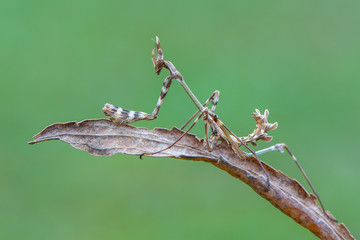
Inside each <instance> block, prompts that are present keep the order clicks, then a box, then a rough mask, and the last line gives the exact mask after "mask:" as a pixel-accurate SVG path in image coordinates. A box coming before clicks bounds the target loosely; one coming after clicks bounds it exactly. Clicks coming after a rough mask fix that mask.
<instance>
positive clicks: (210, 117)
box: [103, 37, 336, 221]
mask: <svg viewBox="0 0 360 240" xmlns="http://www.w3.org/2000/svg"><path fill="white" fill-rule="evenodd" d="M155 53H156V57H155ZM152 60H153V64H154V68H155V73H156V74H158V75H159V74H160V72H161V70H162V69H163V68H165V69H168V70H169V72H170V75H169V76H167V77H166V78H165V81H164V83H163V87H162V90H161V94H160V97H159V99H158V102H157V104H156V106H155V109H154V111H153V113H152V114H148V113H145V112H137V111H129V110H126V109H123V108H119V107H116V106H114V105H111V104H105V106H104V108H103V112H104V114H105V115H106V116H108V117H109V118H110V119H111V120H112V121H114V122H116V123H126V124H127V123H133V122H135V121H139V120H154V119H156V118H157V115H158V113H159V110H160V107H161V104H162V102H163V100H164V98H165V96H166V94H167V92H168V90H169V88H170V85H171V81H172V80H177V81H178V82H179V83H180V84H181V85H182V87H183V88H184V89H185V91H186V93H187V94H188V95H189V97H190V98H191V100H192V101H193V102H194V104H195V105H196V107H197V108H198V110H197V111H196V112H195V114H193V116H192V117H191V118H190V119H189V120H188V121H187V122H186V123H185V124H184V125H183V126H182V127H181V128H180V129H181V130H183V129H184V128H185V127H186V126H187V125H188V124H189V123H190V122H191V121H192V120H193V119H194V118H195V117H196V116H197V115H198V114H199V113H200V114H199V116H197V117H196V119H195V120H194V122H193V123H192V124H191V125H190V127H189V128H188V129H187V130H186V131H185V132H184V133H183V134H182V135H181V136H180V137H179V138H178V139H177V140H176V141H175V142H173V143H172V144H171V145H169V146H168V147H167V148H164V149H161V150H159V151H156V152H153V153H143V154H141V155H140V158H141V157H142V156H143V155H154V154H157V153H160V152H162V151H166V150H167V149H170V148H171V147H173V146H174V145H175V144H176V143H178V142H179V141H180V140H181V139H182V137H183V136H185V135H186V134H187V133H188V132H189V131H190V130H191V129H192V128H193V127H194V125H195V124H196V123H197V122H198V121H199V120H200V119H201V117H202V118H203V121H204V123H205V138H204V147H205V148H206V149H207V150H208V151H209V152H210V151H211V150H212V149H213V147H214V145H215V144H216V143H217V142H218V141H219V140H223V141H225V142H226V143H228V144H230V145H231V147H232V149H233V151H234V152H235V153H236V154H237V155H238V157H239V158H240V159H245V158H246V156H252V157H254V158H255V159H256V160H257V161H258V163H259V164H260V166H261V168H262V170H263V172H264V173H265V176H266V181H267V184H268V186H270V184H271V183H270V177H269V174H268V173H267V171H266V170H265V168H264V166H263V164H262V162H261V161H260V160H259V158H258V157H257V155H259V154H262V153H265V152H269V151H274V150H277V151H280V152H284V150H286V151H287V152H288V153H289V154H290V156H291V157H292V159H293V160H294V161H295V163H296V165H297V166H298V167H299V169H300V171H301V173H302V174H303V176H304V177H305V179H306V181H307V182H308V183H309V185H310V187H311V189H312V190H313V192H314V194H315V195H316V197H317V199H318V200H319V203H320V205H321V208H322V210H323V212H324V213H325V215H327V216H328V217H329V218H330V219H332V220H335V219H333V218H332V217H331V216H329V215H328V214H327V213H326V211H325V208H324V206H323V204H322V202H321V200H320V197H319V195H318V194H317V192H316V191H315V188H314V187H313V185H312V184H311V182H310V180H309V178H308V177H307V175H306V174H305V172H304V170H303V169H302V167H301V166H300V164H299V162H298V161H297V159H296V158H295V156H294V155H293V154H292V152H291V151H290V150H289V148H288V147H287V146H286V145H285V144H276V145H274V146H272V147H269V148H266V149H263V150H260V151H258V152H254V151H253V150H252V149H251V148H250V147H249V146H248V145H247V143H251V144H253V145H256V141H258V140H263V141H265V142H269V141H271V139H272V137H271V136H268V135H267V132H268V131H270V130H274V129H276V128H277V125H278V124H277V122H276V123H273V124H271V123H269V122H268V121H267V117H268V115H269V111H268V110H265V113H264V115H262V114H261V113H260V112H259V110H257V109H256V112H255V113H253V117H254V119H255V121H256V128H255V130H254V132H253V133H251V134H250V135H248V136H247V137H242V138H239V137H237V136H236V135H235V134H234V133H233V132H232V131H231V130H230V129H229V128H228V127H227V126H226V125H225V124H224V123H223V122H222V121H221V120H220V119H219V117H218V116H217V115H216V114H215V113H214V111H215V108H216V105H217V103H218V100H219V94H220V93H219V91H214V93H213V94H212V95H211V96H210V97H209V98H208V99H207V100H206V102H205V103H204V104H201V103H200V101H199V100H198V99H197V98H196V96H195V95H194V94H193V93H192V91H191V90H190V88H189V87H188V86H187V84H186V83H185V81H184V78H183V76H182V75H181V73H180V72H179V71H178V70H177V69H176V68H175V66H174V65H173V64H172V63H171V62H170V61H166V60H164V54H163V51H162V49H161V46H160V41H159V38H158V37H156V40H155V48H154V49H153V51H152ZM210 102H211V103H212V108H211V110H210V109H209V108H207V107H206V105H207V104H208V103H210ZM209 130H210V131H211V135H210V136H209ZM240 146H244V147H245V148H246V149H248V151H250V153H245V152H243V151H242V150H241V149H240ZM335 221H336V220H335Z"/></svg>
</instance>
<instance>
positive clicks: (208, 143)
mask: <svg viewBox="0 0 360 240" xmlns="http://www.w3.org/2000/svg"><path fill="white" fill-rule="evenodd" d="M219 95H220V92H219V91H214V92H213V93H212V94H211V96H210V97H209V98H208V99H207V100H206V102H205V103H204V104H203V107H205V106H206V105H207V104H208V103H209V102H210V101H211V103H212V107H211V112H214V111H215V108H216V105H217V103H218V102H219ZM199 112H200V110H197V111H196V112H195V113H194V114H193V115H192V116H191V118H190V119H189V120H187V121H186V123H185V124H184V125H183V126H182V127H181V128H180V130H183V129H184V128H185V127H186V126H187V125H188V124H189V122H190V121H192V120H193V119H194V117H195V116H196V115H197V114H198V113H199ZM203 119H204V123H205V138H204V139H205V141H204V147H205V149H206V150H208V151H209V152H211V151H212V149H213V146H214V144H215V143H216V142H217V140H218V139H219V135H218V134H217V132H216V131H215V128H214V127H212V125H211V124H210V123H209V121H208V117H207V115H206V114H204V117H203ZM209 128H211V132H212V135H211V136H210V137H209Z"/></svg>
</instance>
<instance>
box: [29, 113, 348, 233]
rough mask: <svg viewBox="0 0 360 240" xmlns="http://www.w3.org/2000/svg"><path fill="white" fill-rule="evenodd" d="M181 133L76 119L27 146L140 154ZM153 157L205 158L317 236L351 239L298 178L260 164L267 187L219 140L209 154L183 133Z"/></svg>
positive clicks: (254, 165)
mask: <svg viewBox="0 0 360 240" xmlns="http://www.w3.org/2000/svg"><path fill="white" fill-rule="evenodd" d="M182 133H183V132H182V131H180V130H178V129H176V128H173V129H171V130H167V129H162V128H156V129H153V130H148V129H146V128H137V127H133V126H130V125H125V124H116V123H113V122H111V121H109V120H105V119H94V120H84V121H82V122H79V123H76V122H68V123H56V124H52V125H50V126H48V127H46V128H45V129H44V130H43V131H42V132H40V133H39V134H37V135H35V136H34V141H32V142H29V144H34V143H38V142H43V141H48V140H61V141H64V142H67V143H69V144H70V145H71V146H73V147H75V148H78V149H81V150H84V151H87V152H89V153H90V154H92V155H96V156H110V155H113V154H116V153H125V154H131V155H140V154H142V153H149V152H155V151H158V150H161V149H163V148H166V147H168V146H169V145H170V144H171V143H173V142H174V141H176V140H177V139H178V138H179V137H180V136H181V134H182ZM154 156H155V157H172V158H181V159H187V160H200V161H205V162H210V163H211V164H213V165H215V166H216V167H218V168H220V169H222V170H224V171H227V172H228V173H229V174H231V175H232V176H233V177H235V178H238V179H240V180H241V181H243V182H244V183H246V184H248V185H249V186H250V187H251V188H252V189H253V190H254V191H255V192H256V193H258V194H259V195H260V196H261V197H263V198H265V199H266V200H268V201H269V202H270V203H271V204H272V205H274V206H275V207H277V208H278V209H280V210H281V211H282V212H283V213H285V214H286V215H288V216H289V217H291V218H292V219H293V220H295V221H296V222H297V223H299V224H301V225H302V226H303V227H305V228H307V229H309V230H310V231H312V232H313V233H314V234H315V235H316V236H318V237H319V238H321V239H354V238H353V236H352V235H351V234H350V232H349V231H348V229H347V228H346V227H345V225H344V224H342V223H341V224H339V223H337V222H335V221H332V220H330V219H329V218H327V217H326V216H325V215H324V213H323V211H322V209H321V208H320V207H319V206H318V205H317V202H316V198H315V197H314V196H313V195H312V194H309V193H308V192H307V191H306V190H305V189H304V188H303V187H302V186H301V185H300V183H299V182H298V181H296V180H295V179H292V178H289V177H288V176H286V175H285V174H283V173H282V172H280V171H277V170H275V169H274V168H272V167H271V166H269V165H267V164H266V163H264V167H265V169H266V171H267V172H268V173H269V176H270V181H271V185H270V186H267V184H266V177H265V176H264V172H263V170H262V168H261V166H260V165H259V163H258V162H257V161H256V159H254V158H252V157H247V158H245V159H240V158H239V157H238V156H237V155H236V154H235V153H234V152H233V150H232V148H231V147H230V146H228V145H226V144H225V143H221V144H218V145H217V146H215V148H214V150H213V151H212V152H211V153H209V152H208V151H206V150H205V149H204V148H203V142H202V140H199V139H198V138H197V137H196V136H195V135H191V134H186V135H185V136H184V138H183V139H181V141H180V142H178V143H177V144H176V145H175V146H174V147H172V148H170V149H169V150H166V151H164V152H161V153H159V154H156V155H154ZM329 214H330V213H329Z"/></svg>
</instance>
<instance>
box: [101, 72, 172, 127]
mask: <svg viewBox="0 0 360 240" xmlns="http://www.w3.org/2000/svg"><path fill="white" fill-rule="evenodd" d="M172 79H173V77H172V76H168V77H167V78H166V79H165V81H164V83H163V87H162V89H161V93H160V97H159V99H158V101H157V104H156V106H155V109H154V111H153V113H152V114H148V113H145V112H136V111H130V110H126V109H124V108H120V107H117V106H114V105H112V104H109V103H107V104H105V106H104V108H103V113H104V114H105V115H106V116H108V117H109V118H110V119H111V121H113V122H115V123H133V122H136V121H140V120H148V121H150V120H154V119H156V117H157V115H158V113H159V110H160V107H161V104H162V103H163V101H164V98H165V96H166V94H167V92H168V91H169V88H170V85H171V80H172Z"/></svg>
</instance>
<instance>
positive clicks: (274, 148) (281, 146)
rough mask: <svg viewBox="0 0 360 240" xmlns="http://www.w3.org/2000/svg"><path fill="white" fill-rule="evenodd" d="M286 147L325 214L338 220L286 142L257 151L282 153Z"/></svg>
mask: <svg viewBox="0 0 360 240" xmlns="http://www.w3.org/2000/svg"><path fill="white" fill-rule="evenodd" d="M284 149H285V150H286V151H287V152H288V153H289V155H290V157H291V158H292V159H293V160H294V162H295V163H296V165H297V166H298V168H299V169H300V172H301V174H302V175H303V176H304V178H305V179H306V181H307V183H308V184H309V185H310V188H311V189H312V191H313V193H314V194H315V196H316V198H317V199H318V200H319V203H320V206H321V209H322V210H323V212H324V214H325V215H326V216H327V217H328V218H329V219H331V220H333V221H336V222H337V220H336V219H335V218H333V217H331V216H330V215H328V214H327V212H326V211H325V207H324V205H323V204H322V202H321V200H320V196H319V194H318V193H317V192H316V190H315V188H314V186H313V185H312V183H311V181H310V179H309V178H308V176H307V175H306V173H305V171H304V169H303V168H302V167H301V165H300V163H299V162H298V160H297V159H296V157H295V155H294V154H293V153H292V152H291V151H290V149H289V147H288V146H287V145H286V144H285V143H278V144H275V145H274V146H271V147H268V148H264V149H261V150H259V151H256V154H257V155H260V154H263V153H267V152H272V151H279V152H281V153H284ZM248 155H249V156H253V154H252V153H251V154H250V153H249V154H248Z"/></svg>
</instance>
